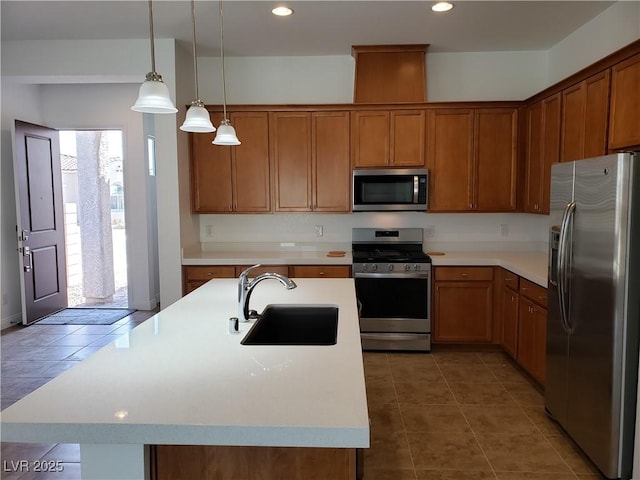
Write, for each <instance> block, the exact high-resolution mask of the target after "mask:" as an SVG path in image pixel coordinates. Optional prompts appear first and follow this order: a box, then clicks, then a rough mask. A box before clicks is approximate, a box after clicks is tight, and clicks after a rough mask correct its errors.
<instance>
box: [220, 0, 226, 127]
mask: <svg viewBox="0 0 640 480" xmlns="http://www.w3.org/2000/svg"><path fill="white" fill-rule="evenodd" d="M223 23H224V22H223V21H222V0H220V56H221V57H222V108H223V111H224V120H225V121H226V120H227V88H226V85H225V84H226V80H225V74H224V27H223Z"/></svg>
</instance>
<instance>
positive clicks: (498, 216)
mask: <svg viewBox="0 0 640 480" xmlns="http://www.w3.org/2000/svg"><path fill="white" fill-rule="evenodd" d="M200 223H201V230H200V238H201V241H202V242H220V243H233V242H258V241H259V242H274V243H279V242H296V243H303V244H305V243H332V244H350V243H351V229H352V228H353V227H380V228H402V227H413V228H423V229H425V239H424V240H425V245H426V247H427V248H428V249H430V250H434V249H440V248H446V249H447V250H461V249H469V248H472V249H474V250H497V249H502V250H504V249H510V250H528V249H543V250H544V249H545V248H546V247H545V245H546V242H547V239H548V217H547V216H544V215H529V214H523V213H520V214H516V213H468V214H464V213H462V214H439V213H430V214H425V213H418V212H401V213H399V212H389V213H382V212H359V213H351V214H311V213H308V214H306V213H297V214H286V213H277V214H265V215H201V216H200ZM316 225H322V226H323V236H322V237H317V236H316V233H315V226H316ZM502 225H507V231H508V232H507V235H506V236H502V235H501V226H502ZM208 226H211V227H212V230H213V235H211V236H208V235H207V230H208V229H207V227H208ZM231 248H234V247H231ZM236 248H239V247H236Z"/></svg>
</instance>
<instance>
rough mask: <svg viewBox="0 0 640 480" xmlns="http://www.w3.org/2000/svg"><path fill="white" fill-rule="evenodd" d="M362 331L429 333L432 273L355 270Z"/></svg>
mask: <svg viewBox="0 0 640 480" xmlns="http://www.w3.org/2000/svg"><path fill="white" fill-rule="evenodd" d="M354 281H355V286H356V297H357V299H358V311H359V314H360V330H361V331H362V332H399V333H429V332H430V331H431V328H430V321H429V318H430V313H431V312H430V310H431V308H430V305H431V302H430V297H431V275H430V273H429V272H422V273H388V274H387V273H356V274H354Z"/></svg>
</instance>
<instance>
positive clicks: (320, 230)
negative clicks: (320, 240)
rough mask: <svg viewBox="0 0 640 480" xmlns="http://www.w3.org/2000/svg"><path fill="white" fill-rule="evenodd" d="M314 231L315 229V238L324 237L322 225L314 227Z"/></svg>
mask: <svg viewBox="0 0 640 480" xmlns="http://www.w3.org/2000/svg"><path fill="white" fill-rule="evenodd" d="M315 229H316V237H321V236H322V235H324V227H323V226H322V225H316V226H315Z"/></svg>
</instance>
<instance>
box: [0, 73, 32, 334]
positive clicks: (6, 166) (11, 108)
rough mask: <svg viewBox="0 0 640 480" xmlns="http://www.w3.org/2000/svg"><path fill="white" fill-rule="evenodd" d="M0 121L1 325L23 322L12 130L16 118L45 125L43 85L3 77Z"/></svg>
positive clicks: (1, 326)
mask: <svg viewBox="0 0 640 480" xmlns="http://www.w3.org/2000/svg"><path fill="white" fill-rule="evenodd" d="M1 88H2V93H1V95H2V96H1V102H2V118H1V120H0V129H1V131H0V135H1V137H0V145H1V149H0V152H1V155H2V156H1V158H0V173H1V175H0V179H1V183H0V210H1V222H0V225H1V231H0V292H2V295H1V299H2V300H1V302H0V328H6V327H8V326H10V325H11V323H19V322H21V321H22V304H21V300H20V267H19V264H18V251H17V248H18V241H17V237H16V201H15V189H14V183H13V148H12V145H11V144H12V138H13V134H12V129H13V124H14V120H16V119H17V120H24V121H26V122H31V123H37V124H42V123H43V118H42V112H41V108H40V87H38V86H37V85H22V84H20V83H15V82H12V81H9V80H8V79H5V78H3V79H2V87H1Z"/></svg>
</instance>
